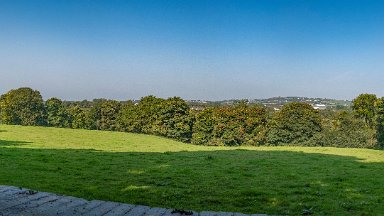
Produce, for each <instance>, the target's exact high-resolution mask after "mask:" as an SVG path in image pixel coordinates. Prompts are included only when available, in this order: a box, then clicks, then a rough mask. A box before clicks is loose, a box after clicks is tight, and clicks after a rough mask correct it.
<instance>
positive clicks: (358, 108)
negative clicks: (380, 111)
mask: <svg viewBox="0 0 384 216" xmlns="http://www.w3.org/2000/svg"><path fill="white" fill-rule="evenodd" d="M376 100H377V97H376V95H374V94H361V95H359V96H358V97H357V98H355V99H354V100H353V101H352V109H353V111H354V112H355V114H356V115H357V116H358V117H361V118H363V119H364V120H365V123H366V124H367V125H368V126H369V127H371V128H373V127H374V120H375V103H376Z"/></svg>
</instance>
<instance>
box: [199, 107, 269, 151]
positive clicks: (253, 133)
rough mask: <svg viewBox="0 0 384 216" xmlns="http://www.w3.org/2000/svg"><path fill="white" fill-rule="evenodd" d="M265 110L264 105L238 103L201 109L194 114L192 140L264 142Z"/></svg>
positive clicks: (209, 143)
mask: <svg viewBox="0 0 384 216" xmlns="http://www.w3.org/2000/svg"><path fill="white" fill-rule="evenodd" d="M266 119H267V112H266V109H265V108H264V107H260V106H248V105H246V104H245V103H239V104H237V105H235V106H229V107H216V108H212V109H209V110H204V111H203V112H201V113H199V114H198V115H197V116H196V122H195V124H194V127H193V135H192V143H194V144H203V145H204V144H205V145H206V144H208V145H216V146H223V145H225V146H239V145H261V144H263V143H264V141H265V140H264V135H265V124H266Z"/></svg>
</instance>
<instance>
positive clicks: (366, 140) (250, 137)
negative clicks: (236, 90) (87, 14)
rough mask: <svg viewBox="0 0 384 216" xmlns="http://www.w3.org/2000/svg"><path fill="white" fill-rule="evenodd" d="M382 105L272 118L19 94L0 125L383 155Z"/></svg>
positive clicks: (240, 109)
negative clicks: (363, 150)
mask: <svg viewBox="0 0 384 216" xmlns="http://www.w3.org/2000/svg"><path fill="white" fill-rule="evenodd" d="M383 104H384V99H383V98H381V99H377V98H376V96H375V95H371V94H362V95H359V97H357V98H356V99H355V100H353V113H352V112H351V111H350V110H349V109H346V108H343V109H342V110H344V111H341V110H336V111H335V110H324V111H321V112H319V111H316V110H314V109H313V108H312V106H311V105H310V104H306V103H299V102H293V103H290V104H286V105H285V106H284V107H283V108H282V110H281V111H279V112H273V111H272V110H268V109H266V108H265V107H261V106H255V105H253V106H252V105H249V104H248V102H247V101H246V100H239V101H237V102H236V103H235V104H234V105H230V106H204V107H193V106H192V107H190V106H189V105H188V104H187V103H186V101H184V100H183V99H181V98H179V97H172V98H168V99H162V98H157V97H155V96H146V97H143V98H142V99H141V100H140V101H139V102H138V103H134V102H133V101H127V102H120V101H115V100H107V99H95V100H93V101H87V100H83V101H79V102H76V101H64V102H62V101H61V100H60V99H57V98H51V99H49V100H47V101H46V103H45V104H44V103H43V100H42V97H41V95H40V93H39V92H38V91H34V90H32V89H30V88H20V89H16V90H11V91H9V92H8V93H6V94H4V95H2V96H1V99H0V115H1V118H0V120H1V121H0V122H1V123H5V124H20V125H48V126H53V127H71V128H81V129H93V130H110V131H125V132H134V133H145V134H154V135H159V136H164V137H168V138H172V139H176V140H180V141H183V142H187V143H189V142H190V143H193V144H197V145H213V146H240V145H301V146H335V147H356V148H362V147H364V148H375V147H381V148H383V147H384V105H383ZM44 105H45V106H44ZM200 108H203V109H202V110H201V109H200Z"/></svg>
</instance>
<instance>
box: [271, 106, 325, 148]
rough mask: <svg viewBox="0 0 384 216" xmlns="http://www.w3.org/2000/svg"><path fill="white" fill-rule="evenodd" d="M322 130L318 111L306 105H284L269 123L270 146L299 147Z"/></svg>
mask: <svg viewBox="0 0 384 216" xmlns="http://www.w3.org/2000/svg"><path fill="white" fill-rule="evenodd" d="M321 130H322V126H321V117H320V114H319V112H318V111H316V110H315V109H313V108H312V106H311V105H309V104H306V103H299V102H293V103H289V104H287V105H284V106H283V108H282V109H281V111H279V112H277V113H275V114H274V116H273V117H272V120H271V121H270V122H269V129H268V143H269V144H270V145H288V144H294V145H300V144H301V143H302V142H305V141H308V140H309V139H311V138H312V137H313V136H314V135H315V134H316V133H317V132H320V131H321Z"/></svg>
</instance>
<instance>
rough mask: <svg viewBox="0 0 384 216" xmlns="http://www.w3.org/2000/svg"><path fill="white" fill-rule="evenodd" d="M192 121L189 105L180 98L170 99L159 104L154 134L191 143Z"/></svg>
mask: <svg viewBox="0 0 384 216" xmlns="http://www.w3.org/2000/svg"><path fill="white" fill-rule="evenodd" d="M191 121H192V119H191V118H190V115H189V106H188V104H187V103H186V102H185V101H184V100H183V99H181V98H179V97H172V98H168V99H166V100H163V101H162V102H161V103H160V104H159V109H158V112H157V114H156V120H155V122H154V127H153V129H154V133H155V134H158V135H162V136H166V137H170V138H174V139H178V140H181V141H184V142H189V141H190V139H191V136H192V125H191V124H192V122H191Z"/></svg>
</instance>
